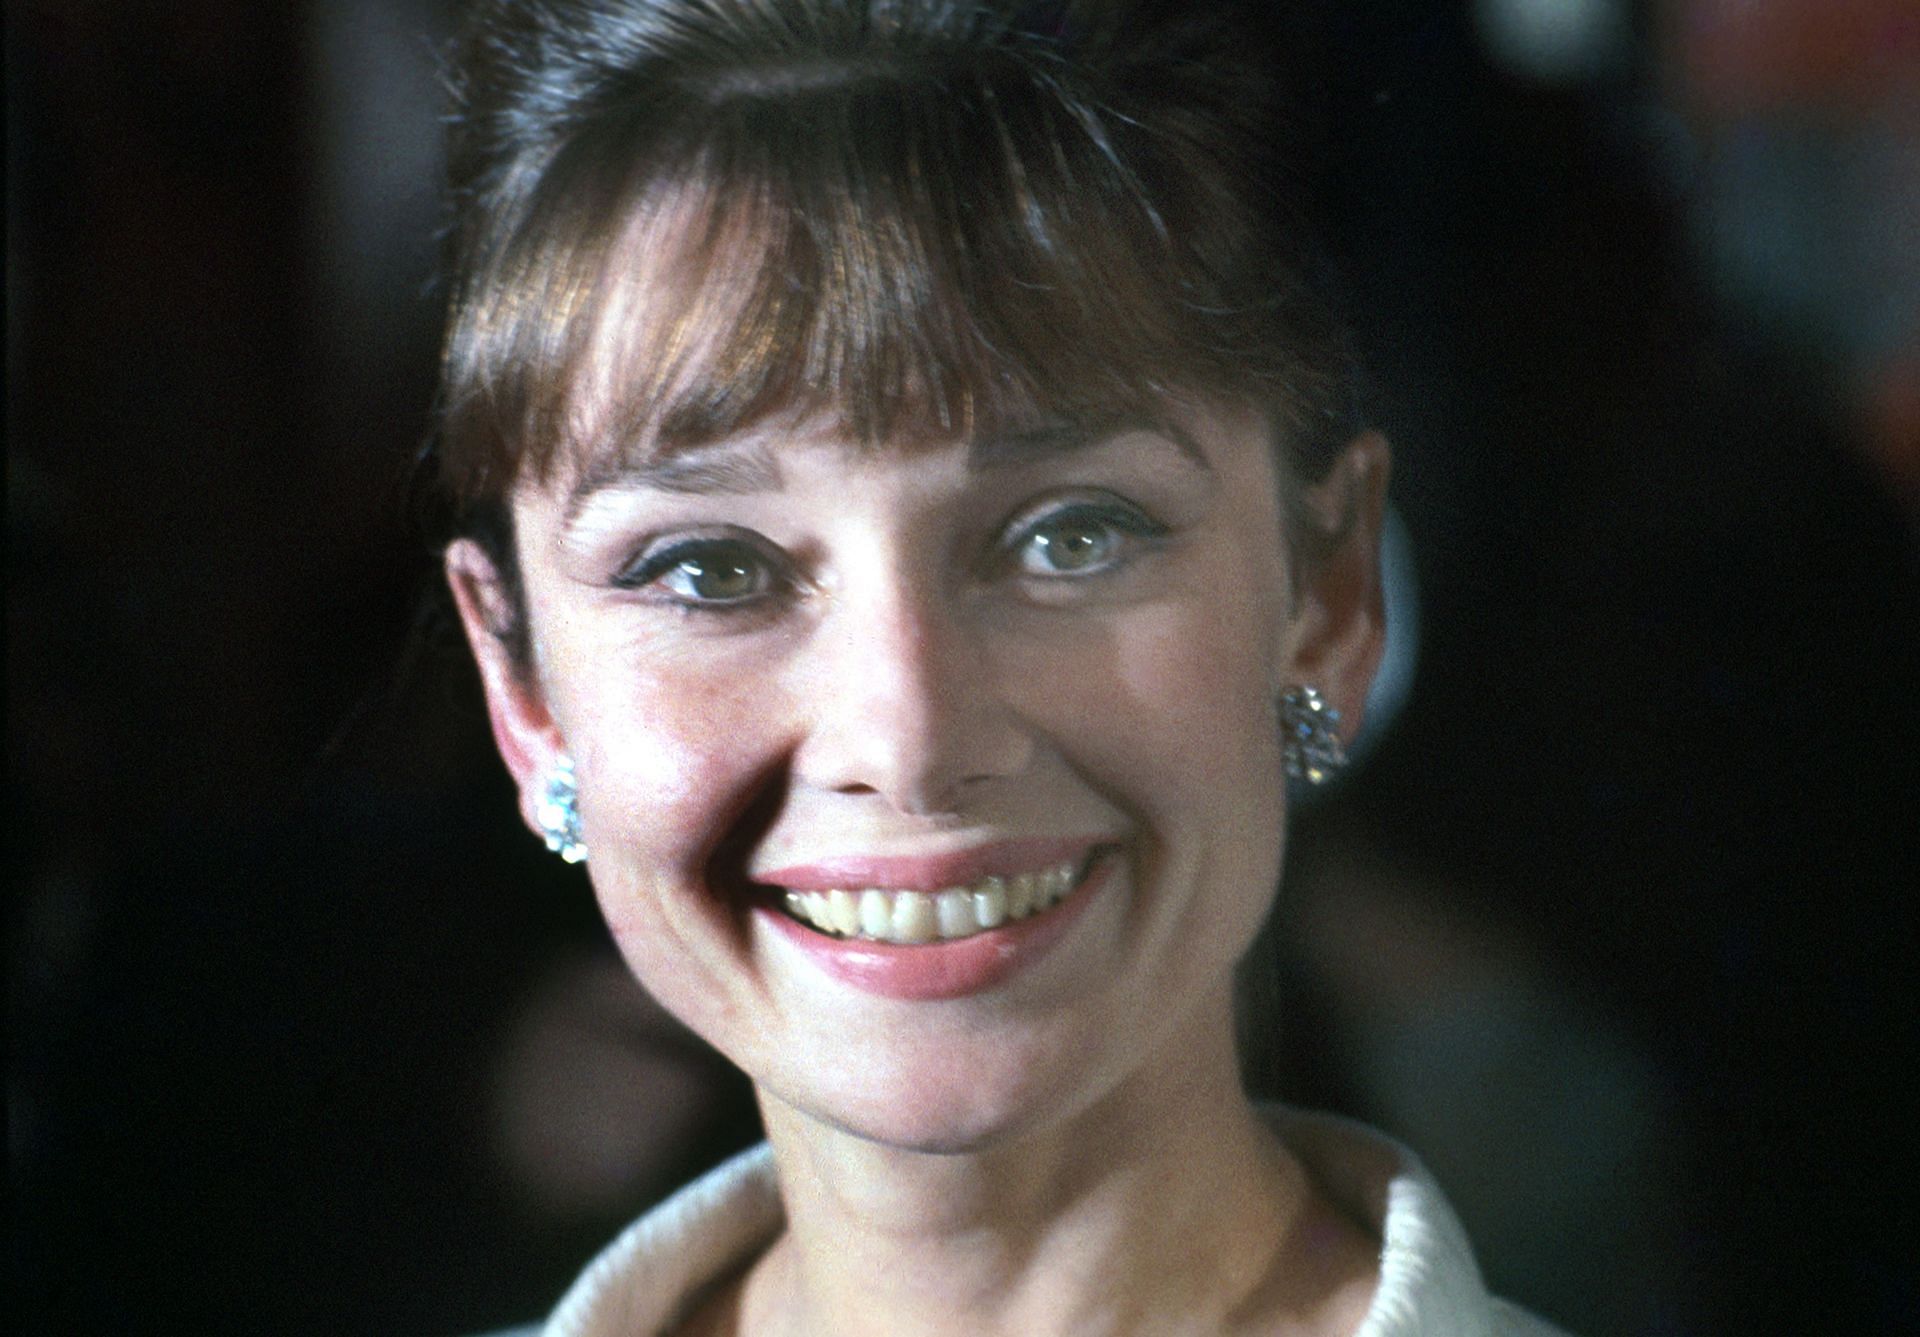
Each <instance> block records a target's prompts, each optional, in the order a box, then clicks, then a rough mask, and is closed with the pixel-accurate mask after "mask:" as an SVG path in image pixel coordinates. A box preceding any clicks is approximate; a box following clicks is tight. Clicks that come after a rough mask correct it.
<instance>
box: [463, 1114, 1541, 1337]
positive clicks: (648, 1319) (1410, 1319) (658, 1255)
mask: <svg viewBox="0 0 1920 1337" xmlns="http://www.w3.org/2000/svg"><path fill="white" fill-rule="evenodd" d="M1262 1112H1263V1113H1264V1114H1265V1115H1266V1117H1267V1119H1268V1120H1269V1122H1270V1123H1271V1124H1272V1125H1273V1128H1274V1131H1275V1132H1276V1133H1278V1134H1279V1136H1280V1139H1281V1141H1283V1142H1284V1143H1286V1145H1287V1148H1288V1149H1289V1150H1290V1151H1292V1152H1293V1154H1294V1155H1295V1156H1296V1157H1298V1158H1299V1160H1300V1163H1301V1164H1302V1165H1303V1166H1305V1167H1306V1170H1307V1173H1308V1174H1310V1175H1311V1176H1312V1177H1313V1179H1314V1182H1315V1183H1316V1184H1318V1185H1319V1187H1320V1189H1321V1191H1322V1192H1324V1193H1325V1194H1326V1195H1327V1197H1328V1198H1329V1199H1331V1200H1332V1201H1333V1202H1334V1203H1335V1204H1336V1205H1337V1206H1338V1207H1339V1208H1340V1209H1341V1210H1342V1211H1344V1212H1345V1213H1347V1215H1349V1216H1350V1217H1352V1218H1353V1219H1354V1220H1355V1221H1356V1222H1359V1223H1360V1224H1361V1225H1362V1226H1364V1227H1365V1228H1366V1229H1368V1230H1369V1231H1370V1232H1371V1233H1372V1234H1373V1235H1374V1236H1375V1237H1376V1238H1377V1239H1379V1240H1380V1284H1379V1286H1378V1288H1377V1289H1376V1290H1375V1292H1374V1297H1373V1304H1372V1306H1371V1307H1369V1308H1368V1310H1367V1316H1366V1319H1365V1320H1364V1321H1363V1322H1362V1323H1361V1324H1360V1327H1359V1328H1358V1329H1357V1330H1356V1331H1355V1333H1354V1337H1564V1335H1563V1334H1560V1333H1559V1331H1558V1329H1556V1328H1553V1327H1552V1326H1550V1325H1549V1324H1546V1323H1543V1322H1541V1321H1540V1320H1539V1319H1537V1318H1535V1317H1533V1316H1532V1315H1531V1314H1528V1313H1527V1312H1526V1311H1524V1310H1522V1309H1520V1308H1518V1307H1517V1306H1514V1305H1511V1304H1508V1303H1507V1302H1506V1301H1504V1300H1498V1299H1494V1298H1493V1297H1491V1296H1489V1295H1488V1294H1487V1289H1486V1286H1485V1284H1484V1283H1482V1281H1481V1280H1480V1269H1479V1267H1478V1266H1477V1265H1476V1264H1475V1263H1474V1260H1473V1250H1472V1248H1471V1247H1470V1246H1469V1245H1468V1243H1467V1237H1466V1234H1465V1232H1464V1231H1462V1230H1461V1228H1460V1222H1459V1220H1458V1219H1457V1218H1456V1217H1455V1216H1454V1214H1453V1209H1452V1208H1451V1207H1449V1206H1448V1205H1447V1201H1446V1199H1445V1198H1444V1197H1442V1196H1441V1193H1440V1189H1439V1187H1438V1186H1437V1185H1436V1184H1435V1183H1434V1182H1433V1179H1432V1177H1431V1176H1429V1175H1428V1174H1427V1171H1426V1169H1425V1167H1423V1166H1422V1165H1421V1164H1420V1163H1419V1161H1418V1160H1416V1159H1415V1158H1414V1156H1413V1154H1412V1153H1411V1152H1409V1151H1407V1150H1406V1149H1405V1148H1404V1147H1401V1146H1400V1145H1398V1144H1397V1143H1394V1142H1391V1141H1389V1140H1388V1139H1386V1138H1384V1137H1382V1136H1380V1135H1379V1134H1378V1133H1375V1132H1373V1131H1371V1130H1370V1129H1367V1128H1364V1127H1362V1126H1361V1125H1359V1124H1356V1123H1352V1122H1349V1121H1347V1120H1345V1119H1336V1118H1333V1117H1331V1116H1328V1115H1322V1114H1304V1113H1300V1112H1298V1111H1294V1110H1288V1109H1283V1108H1280V1107H1267V1108H1265V1109H1264V1110H1263V1111H1262ZM784 1219H785V1217H784V1213H783V1212H782V1210H781V1206H780V1194H779V1189H778V1186H777V1184H776V1183H775V1180H774V1169H773V1155H772V1152H771V1149H770V1148H768V1147H767V1146H766V1145H765V1144H762V1145H760V1146H758V1147H755V1148H754V1149H753V1150H751V1151H748V1152H745V1153H743V1154H741V1155H739V1156H736V1157H735V1158H734V1159H733V1160H730V1161H728V1162H727V1163H726V1164H724V1165H722V1166H720V1167H719V1168H718V1169H716V1170H714V1171H712V1172H711V1173H710V1174H707V1175H705V1176H703V1177H702V1178H700V1179H698V1180H695V1181H694V1182H693V1183H692V1184H689V1185H688V1186H687V1187H686V1188H684V1189H682V1190H681V1191H680V1192H678V1193H676V1194H675V1195H674V1196H673V1197H671V1198H669V1199H667V1200H666V1201H665V1202H663V1203H661V1204H660V1205H659V1206H658V1207H656V1208H654V1209H653V1210H652V1211H650V1212H648V1213H647V1214H646V1215H645V1216H643V1217H641V1218H640V1219H639V1220H638V1221H636V1222H634V1223H633V1224H632V1225H631V1226H629V1227H627V1229H626V1230H625V1231H623V1232H622V1233H621V1235H620V1237H619V1238H618V1239H616V1240H614V1242H613V1243H612V1244H610V1245H608V1246H607V1248H606V1249H605V1250H604V1251H602V1253H601V1254H600V1256H599V1257H598V1258H596V1259H594V1261H593V1262H592V1263H591V1264H590V1265H589V1266H588V1267H587V1270H586V1271H585V1272H583V1273H581V1275H580V1279H579V1280H578V1281H576V1282H575V1283H574V1284H573V1288H572V1289H571V1290H570V1291H568V1292H567V1295H566V1297H565V1298H564V1299H563V1300H561V1302H560V1305H559V1307H558V1308H557V1309H555V1310H554V1311H553V1315H552V1317H550V1318H549V1319H548V1320H547V1322H546V1325H545V1326H544V1327H537V1328H529V1329H526V1330H525V1333H526V1337H535V1334H537V1335H538V1337H662V1335H664V1334H669V1333H671V1332H672V1331H673V1329H674V1326H675V1325H676V1324H678V1323H679V1322H680V1321H681V1320H682V1319H683V1318H684V1317H685V1316H686V1312H687V1310H688V1309H689V1308H690V1306H691V1305H693V1304H694V1303H695V1302H696V1301H697V1300H698V1299H699V1298H700V1297H701V1295H702V1293H703V1292H704V1291H705V1290H706V1289H707V1288H708V1287H709V1286H710V1285H712V1284H713V1283H714V1282H716V1281H719V1280H721V1279H722V1278H724V1277H727V1276H730V1275H732V1274H733V1273H735V1272H738V1271H739V1270H741V1269H742V1268H744V1267H745V1266H746V1265H747V1264H748V1263H749V1262H751V1261H752V1260H753V1258H754V1257H755V1256H756V1255H758V1254H759V1253H760V1252H761V1251H762V1250H764V1249H765V1248H766V1247H767V1246H768V1245H769V1244H771V1243H772V1242H773V1239H774V1237H775V1236H776V1235H777V1234H779V1232H780V1228H781V1225H782V1224H783V1222H784ZM500 1337H515V1334H501V1335H500Z"/></svg>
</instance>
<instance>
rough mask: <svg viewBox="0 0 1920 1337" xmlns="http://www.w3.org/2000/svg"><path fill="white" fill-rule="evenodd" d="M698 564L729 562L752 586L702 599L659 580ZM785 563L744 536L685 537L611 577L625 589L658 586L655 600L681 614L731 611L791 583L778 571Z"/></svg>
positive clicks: (646, 554)
mask: <svg viewBox="0 0 1920 1337" xmlns="http://www.w3.org/2000/svg"><path fill="white" fill-rule="evenodd" d="M702 562H705V563H708V564H710V568H711V567H718V566H719V565H720V564H721V563H722V562H726V563H731V564H732V565H733V568H734V570H736V571H740V572H745V573H747V574H749V575H751V576H754V577H756V579H755V582H754V588H753V589H751V590H748V591H746V592H745V593H743V594H740V595H738V596H735V597H731V598H703V597H700V596H699V595H698V593H697V592H695V593H694V594H692V595H688V594H683V593H681V592H679V591H677V590H674V589H671V588H669V587H667V586H665V585H664V584H663V582H664V581H665V580H666V578H667V577H668V576H671V575H673V574H674V573H675V572H677V571H680V570H683V569H685V568H687V567H689V566H692V565H695V564H699V563H702ZM784 565H785V564H784V562H783V561H782V560H781V559H780V558H779V557H778V556H776V555H775V554H772V553H769V552H767V551H765V550H764V549H763V548H762V547H761V546H760V545H759V544H757V543H754V542H751V541H750V540H748V539H745V538H732V537H718V536H716V537H696V538H684V539H678V540H675V541H672V542H669V543H668V544H667V545H666V546H665V547H661V548H657V549H654V550H653V551H651V552H646V553H642V554H641V555H640V557H639V558H638V559H637V560H635V561H634V562H632V563H631V564H629V565H628V566H626V567H624V568H622V569H621V571H620V572H619V573H618V574H617V575H616V576H615V577H614V578H613V584H614V586H615V587H616V588H618V589H625V590H657V595H656V597H657V599H658V600H659V602H661V603H663V604H665V605H666V606H668V607H670V608H675V609H678V610H679V611H681V612H687V613H730V612H738V611H741V610H744V609H747V608H751V607H753V606H755V605H757V604H758V603H760V602H761V600H763V599H765V598H766V597H768V596H769V595H772V594H776V593H779V592H781V591H783V590H784V589H786V588H787V587H789V586H791V585H792V583H793V581H792V578H791V576H790V574H789V573H788V572H787V571H785V570H784V569H783V568H784ZM690 578H697V577H690Z"/></svg>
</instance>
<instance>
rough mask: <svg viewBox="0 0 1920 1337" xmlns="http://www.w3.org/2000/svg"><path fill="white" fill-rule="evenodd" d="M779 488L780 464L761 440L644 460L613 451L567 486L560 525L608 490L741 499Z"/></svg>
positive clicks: (574, 518)
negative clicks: (563, 519) (633, 490)
mask: <svg viewBox="0 0 1920 1337" xmlns="http://www.w3.org/2000/svg"><path fill="white" fill-rule="evenodd" d="M779 487H780V464H779V461H778V460H776V459H775V458H774V454H773V451H772V450H771V449H769V448H768V446H767V445H766V444H765V443H764V442H754V443H752V444H748V445H742V444H738V443H722V444H719V445H713V446H700V447H694V448H691V449H688V450H682V451H674V452H672V453H671V454H666V455H656V456H654V457H653V458H651V459H646V460H634V459H630V458H627V457H626V456H623V455H614V456H612V457H610V458H607V459H602V460H598V461H596V462H595V463H593V464H591V465H589V466H588V467H587V468H586V469H585V470H584V471H582V473H581V475H580V477H579V478H578V479H576V480H575V481H574V484H573V486H572V487H571V488H569V489H568V490H567V505H566V510H565V512H564V515H565V521H564V523H566V524H569V525H570V524H572V523H573V522H574V521H575V520H577V519H579V517H580V512H581V511H583V510H585V509H586V506H587V503H588V502H590V501H592V500H593V498H594V497H595V496H597V495H598V494H600V493H602V492H605V491H607V490H609V489H611V488H619V489H622V490H626V489H638V488H650V489H652V490H653V491H656V492H684V493H689V494H693V495H699V496H735V497H743V496H750V495H752V494H754V493H757V492H773V491H777V490H778V489H779Z"/></svg>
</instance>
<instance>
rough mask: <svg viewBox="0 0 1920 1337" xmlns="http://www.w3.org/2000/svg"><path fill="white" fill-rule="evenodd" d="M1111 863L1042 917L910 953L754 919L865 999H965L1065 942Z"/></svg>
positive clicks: (767, 915) (773, 916) (764, 913)
mask: <svg viewBox="0 0 1920 1337" xmlns="http://www.w3.org/2000/svg"><path fill="white" fill-rule="evenodd" d="M1110 862H1111V861H1110V860H1109V859H1107V858H1106V857H1105V856H1104V855H1096V856H1095V858H1094V861H1093V866H1092V867H1091V868H1089V869H1088V870H1087V875H1086V876H1085V877H1083V878H1082V879H1081V880H1080V885H1079V886H1077V887H1075V888H1074V889H1073V890H1072V891H1070V892H1068V893H1067V895H1066V897H1065V898H1064V899H1063V900H1061V901H1060V902H1059V903H1058V904H1056V905H1053V906H1051V907H1049V908H1048V909H1046V910H1043V911H1041V912H1040V913H1039V914H1037V915H1029V916H1028V917H1027V918H1025V919H1020V920H1016V921H1014V922H1013V923H1011V924H1003V925H1001V926H1000V927H999V928H994V929H988V930H987V931H986V932H984V933H976V934H974V935H973V936H972V937H970V938H956V939H954V940H953V941H952V942H932V943H926V944H924V945H922V946H915V947H907V946H901V945H899V944H896V943H888V942H868V941H866V940H864V939H860V938H833V937H828V936H827V935H826V934H824V933H820V932H817V931H816V930H814V929H810V928H807V927H805V926H804V925H802V924H801V923H800V922H799V921H797V920H795V919H793V918H792V917H791V916H789V915H787V914H785V913H784V912H782V911H780V910H777V909H774V908H773V907H772V906H769V905H759V906H755V907H754V913H755V914H757V915H759V916H760V918H761V919H762V920H763V921H765V922H766V923H767V924H768V926H769V927H771V928H772V929H773V930H774V931H775V932H777V933H780V934H782V935H784V936H785V937H786V939H787V940H788V941H789V942H791V943H793V945H794V946H796V947H798V948H799V949H800V950H801V951H802V952H805V953H806V954H807V956H808V958H809V959H811V960H812V961H813V963H814V964H815V965H817V966H819V967H820V968H821V969H822V970H824V971H825V972H826V973H827V974H829V975H831V976H833V978H835V979H837V980H839V981H840V982H841V983H843V984H850V985H852V986H853V987H854V988H856V989H858V990H860V991H861V992H862V993H870V994H876V995H878V996H880V997H882V998H899V999H903V1000H906V1001H909V1002H927V1001H932V1000H936V999H941V998H964V997H966V996H967V995H969V994H976V993H981V992H983V991H985V990H987V989H991V988H992V987H993V986H994V985H996V984H998V983H1000V982H1001V981H1002V980H1005V979H1007V978H1009V977H1010V976H1012V975H1014V974H1016V973H1017V972H1019V971H1021V970H1023V969H1025V968H1026V967H1027V966H1028V965H1030V964H1032V963H1033V962H1034V961H1036V960H1038V959H1039V958H1040V957H1041V956H1043V955H1045V954H1046V952H1047V951H1048V950H1049V949H1050V948H1052V946H1053V945H1054V944H1055V943H1057V942H1059V941H1060V939H1061V938H1062V937H1064V936H1065V935H1066V932H1067V930H1068V929H1070V928H1072V927H1073V924H1074V921H1075V920H1077V919H1078V918H1079V917H1080V914H1081V912H1082V911H1084V910H1085V909H1086V907H1087V904H1088V902H1090V901H1091V900H1092V899H1093V898H1094V896H1095V895H1096V894H1098V892H1099V890H1100V888H1101V886H1102V885H1104V884H1105V882H1106V879H1107V876H1108V871H1109V864H1110Z"/></svg>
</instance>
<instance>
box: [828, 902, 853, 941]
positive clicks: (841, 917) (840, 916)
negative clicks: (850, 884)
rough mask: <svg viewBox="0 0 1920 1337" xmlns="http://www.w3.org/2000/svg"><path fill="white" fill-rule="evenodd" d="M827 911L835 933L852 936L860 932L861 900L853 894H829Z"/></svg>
mask: <svg viewBox="0 0 1920 1337" xmlns="http://www.w3.org/2000/svg"><path fill="white" fill-rule="evenodd" d="M827 909H828V911H829V914H828V918H830V919H831V920H832V921H833V922H832V924H831V925H830V926H829V927H831V928H832V929H833V931H834V932H835V933H839V934H843V935H847V936H851V935H853V934H855V933H858V932H859V931H860V899H859V897H857V896H855V895H854V894H853V893H852V892H850V891H830V892H828V893H827Z"/></svg>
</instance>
